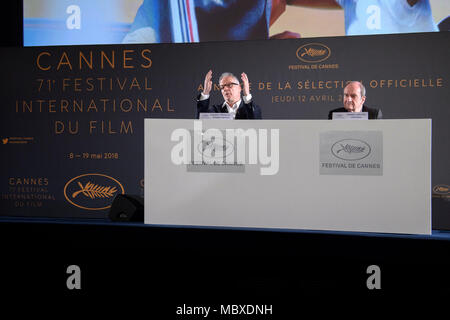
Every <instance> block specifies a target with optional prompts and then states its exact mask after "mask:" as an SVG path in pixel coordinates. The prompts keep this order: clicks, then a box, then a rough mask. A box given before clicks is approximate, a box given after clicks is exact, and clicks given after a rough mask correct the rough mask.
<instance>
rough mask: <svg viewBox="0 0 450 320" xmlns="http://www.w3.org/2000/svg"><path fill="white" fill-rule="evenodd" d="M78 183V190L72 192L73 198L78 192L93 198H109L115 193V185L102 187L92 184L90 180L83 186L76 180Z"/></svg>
mask: <svg viewBox="0 0 450 320" xmlns="http://www.w3.org/2000/svg"><path fill="white" fill-rule="evenodd" d="M78 185H79V186H80V190H78V191H76V192H74V193H73V194H72V198H75V197H76V196H77V195H79V194H80V193H82V194H84V195H85V196H86V197H88V198H91V199H95V198H110V197H112V196H113V195H114V193H116V191H117V188H116V187H112V188H111V187H110V186H109V187H103V186H99V185H97V184H93V183H92V182H90V181H89V182H87V183H86V184H85V185H84V186H83V185H82V184H81V182H79V181H78Z"/></svg>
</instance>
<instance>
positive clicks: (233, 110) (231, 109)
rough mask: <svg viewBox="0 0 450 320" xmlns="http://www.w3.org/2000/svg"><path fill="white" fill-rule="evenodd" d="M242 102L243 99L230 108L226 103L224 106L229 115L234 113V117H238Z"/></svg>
mask: <svg viewBox="0 0 450 320" xmlns="http://www.w3.org/2000/svg"><path fill="white" fill-rule="evenodd" d="M241 100H242V99H239V101H238V102H236V103H235V104H233V107H230V106H229V105H228V103H227V102H226V101H225V102H224V103H223V106H226V107H227V110H228V113H233V114H234V115H236V112H237V109H238V108H239V105H240V104H241Z"/></svg>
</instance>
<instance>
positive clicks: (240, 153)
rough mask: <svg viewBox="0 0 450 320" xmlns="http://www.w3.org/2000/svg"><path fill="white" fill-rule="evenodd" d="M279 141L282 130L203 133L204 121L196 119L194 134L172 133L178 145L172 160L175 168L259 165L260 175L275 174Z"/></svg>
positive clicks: (183, 130)
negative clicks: (179, 166) (187, 166)
mask: <svg viewBox="0 0 450 320" xmlns="http://www.w3.org/2000/svg"><path fill="white" fill-rule="evenodd" d="M269 131H270V132H269ZM269 134H270V135H269ZM279 139H280V138H279V129H270V130H268V129H254V128H248V129H245V130H244V129H241V128H238V129H225V130H221V129H217V128H209V129H206V130H203V125H202V121H198V120H196V121H194V130H193V131H189V130H187V129H185V128H178V129H175V130H174V131H173V132H172V134H171V136H170V140H171V141H172V142H177V144H175V145H174V146H173V148H172V150H171V154H170V157H171V160H172V163H173V164H175V165H190V164H192V165H244V164H250V165H260V174H261V175H274V174H277V173H278V169H279V157H280V151H279V148H280V147H279V144H280V142H279Z"/></svg>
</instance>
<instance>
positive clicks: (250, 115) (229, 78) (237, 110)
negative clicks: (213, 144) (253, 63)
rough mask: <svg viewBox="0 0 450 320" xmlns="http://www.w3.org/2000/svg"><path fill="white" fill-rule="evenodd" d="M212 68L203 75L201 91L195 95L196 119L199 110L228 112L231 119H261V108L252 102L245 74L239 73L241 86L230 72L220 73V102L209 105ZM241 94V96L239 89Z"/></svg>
mask: <svg viewBox="0 0 450 320" xmlns="http://www.w3.org/2000/svg"><path fill="white" fill-rule="evenodd" d="M211 79H212V70H209V71H208V73H207V74H206V76H205V81H204V84H203V92H201V93H200V94H199V95H198V97H197V116H196V117H197V119H198V117H199V115H200V113H201V112H209V113H230V114H232V115H233V119H262V116H261V108H260V107H259V106H257V105H256V104H254V103H253V99H252V95H251V94H250V83H249V81H248V77H247V74H245V73H244V72H243V73H242V74H241V79H242V88H241V85H240V84H239V80H238V79H237V78H236V77H235V76H234V75H233V74H232V73H230V72H225V73H222V75H221V76H220V78H219V87H220V91H221V92H222V96H223V99H224V100H225V101H224V102H223V103H222V104H218V105H212V106H210V105H209V102H210V101H209V100H210V99H209V95H210V92H211V90H212V80H211ZM242 90H243V91H244V92H243V96H242V97H241V91H242Z"/></svg>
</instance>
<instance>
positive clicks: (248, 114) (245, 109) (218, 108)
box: [196, 95, 262, 119]
mask: <svg viewBox="0 0 450 320" xmlns="http://www.w3.org/2000/svg"><path fill="white" fill-rule="evenodd" d="M199 99H200V95H198V97H197V114H196V118H197V119H198V118H199V116H200V112H216V113H227V112H228V109H227V106H224V105H223V104H215V105H212V106H210V105H209V100H210V99H209V98H208V99H206V100H202V101H200V100H199ZM235 119H262V115H261V108H260V107H259V106H258V105H256V104H254V103H253V99H252V101H250V103H248V104H247V103H244V99H242V100H241V104H240V105H239V107H238V109H237V111H236V117H235Z"/></svg>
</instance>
